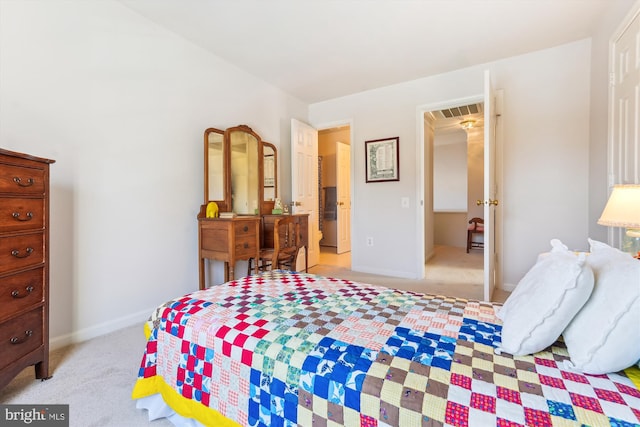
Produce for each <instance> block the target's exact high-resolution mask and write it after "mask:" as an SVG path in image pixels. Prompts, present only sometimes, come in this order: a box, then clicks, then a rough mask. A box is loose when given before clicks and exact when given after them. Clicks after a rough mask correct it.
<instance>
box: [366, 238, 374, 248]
mask: <svg viewBox="0 0 640 427" xmlns="http://www.w3.org/2000/svg"><path fill="white" fill-rule="evenodd" d="M367 246H373V237H367Z"/></svg>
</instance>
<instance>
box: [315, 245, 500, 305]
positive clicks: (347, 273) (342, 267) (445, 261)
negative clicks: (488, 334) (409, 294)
mask: <svg viewBox="0 0 640 427" xmlns="http://www.w3.org/2000/svg"><path fill="white" fill-rule="evenodd" d="M483 264H484V258H483V253H482V251H479V250H472V251H471V252H470V253H466V249H465V248H459V247H451V246H436V247H435V249H434V256H433V257H432V258H431V259H430V260H429V262H428V263H427V264H426V265H425V278H424V279H420V280H413V279H402V278H397V277H388V276H378V275H374V274H367V273H360V272H356V271H352V270H351V269H350V267H351V253H350V252H346V253H344V254H340V255H338V254H336V253H335V248H331V247H324V246H322V247H320V261H319V264H318V265H315V266H313V267H311V268H310V269H309V272H310V273H314V274H319V275H323V276H333V277H340V278H343V279H348V280H353V281H358V282H365V283H371V284H374V285H381V286H388V287H392V288H396V289H403V290H408V291H413V292H421V293H425V294H437V295H446V296H454V297H460V298H467V299H476V300H480V299H482V297H483V281H484V272H483V268H484V267H483ZM508 296H509V293H508V292H505V291H503V290H501V289H496V290H495V291H494V294H493V298H492V300H493V301H497V302H504V301H505V300H506V298H507V297H508Z"/></svg>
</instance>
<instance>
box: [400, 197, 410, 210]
mask: <svg viewBox="0 0 640 427" xmlns="http://www.w3.org/2000/svg"><path fill="white" fill-rule="evenodd" d="M400 205H401V206H402V207H403V208H408V207H409V198H408V197H402V198H400Z"/></svg>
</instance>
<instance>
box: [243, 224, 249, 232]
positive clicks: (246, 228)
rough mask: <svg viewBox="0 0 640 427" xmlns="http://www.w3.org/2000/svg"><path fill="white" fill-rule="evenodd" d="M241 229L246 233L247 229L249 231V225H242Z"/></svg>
mask: <svg viewBox="0 0 640 427" xmlns="http://www.w3.org/2000/svg"><path fill="white" fill-rule="evenodd" d="M242 231H244V232H245V233H246V232H247V231H249V227H248V226H247V225H245V226H244V227H242Z"/></svg>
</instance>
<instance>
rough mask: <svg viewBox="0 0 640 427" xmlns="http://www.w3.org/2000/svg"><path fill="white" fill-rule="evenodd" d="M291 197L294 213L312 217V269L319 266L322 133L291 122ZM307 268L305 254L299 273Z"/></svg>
mask: <svg viewBox="0 0 640 427" xmlns="http://www.w3.org/2000/svg"><path fill="white" fill-rule="evenodd" d="M291 196H292V198H293V200H292V202H293V212H292V213H308V214H309V236H308V240H309V243H308V246H307V251H308V257H307V258H308V262H309V265H308V267H312V266H314V265H316V264H317V263H318V259H319V256H320V239H318V236H319V235H320V230H319V229H318V213H319V212H318V211H319V206H318V131H317V130H316V129H314V128H313V127H311V126H309V125H308V124H306V123H304V122H301V121H299V120H296V119H291ZM302 268H304V254H302V253H301V254H300V256H298V270H300V269H302Z"/></svg>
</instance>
